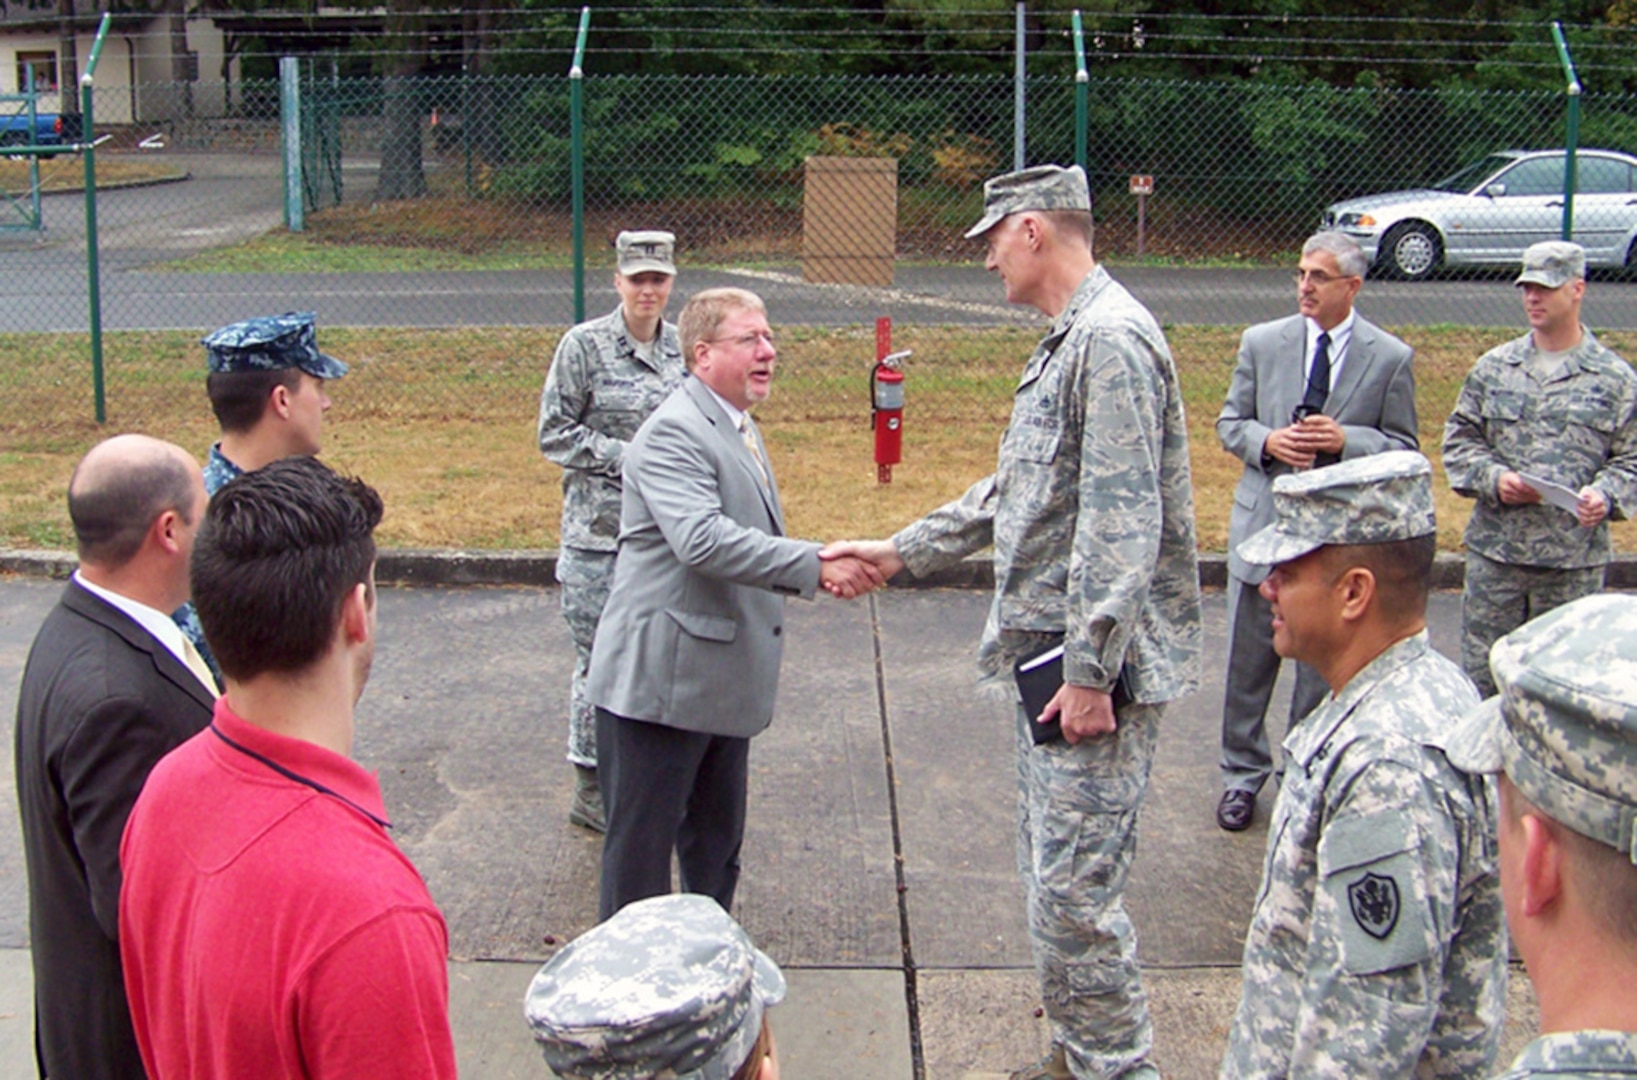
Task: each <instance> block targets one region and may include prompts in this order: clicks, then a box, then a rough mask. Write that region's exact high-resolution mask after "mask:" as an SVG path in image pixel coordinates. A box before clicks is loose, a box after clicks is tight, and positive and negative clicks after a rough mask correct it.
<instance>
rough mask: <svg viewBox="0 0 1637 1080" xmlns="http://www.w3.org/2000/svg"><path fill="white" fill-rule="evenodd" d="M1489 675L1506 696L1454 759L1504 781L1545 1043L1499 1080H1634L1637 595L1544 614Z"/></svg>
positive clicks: (1509, 900) (1503, 823) (1519, 934)
mask: <svg viewBox="0 0 1637 1080" xmlns="http://www.w3.org/2000/svg"><path fill="white" fill-rule="evenodd" d="M1490 667H1491V669H1492V671H1493V674H1494V677H1495V682H1496V683H1497V684H1498V686H1499V690H1500V692H1499V694H1498V696H1496V697H1493V698H1490V699H1489V700H1487V701H1485V702H1484V703H1483V704H1482V705H1480V706H1478V707H1477V708H1476V709H1474V710H1473V711H1472V712H1471V713H1470V714H1469V715H1468V716H1467V718H1466V720H1465V721H1464V722H1463V723H1462V724H1461V725H1460V727H1459V728H1458V729H1457V730H1456V731H1455V733H1454V734H1453V735H1452V736H1451V739H1450V757H1451V760H1453V761H1454V762H1456V764H1457V765H1459V766H1460V767H1461V768H1463V769H1467V770H1469V771H1472V772H1478V773H1498V774H1504V775H1502V776H1501V778H1500V789H1501V809H1500V830H1499V835H1500V852H1501V861H1502V863H1503V864H1504V865H1506V866H1507V869H1508V873H1507V875H1506V877H1505V880H1504V882H1503V889H1504V890H1505V894H1506V907H1507V914H1508V918H1509V920H1510V923H1511V930H1512V935H1513V939H1514V940H1515V941H1516V942H1517V943H1518V952H1519V953H1520V954H1522V956H1523V962H1524V965H1525V966H1526V967H1527V968H1528V969H1529V976H1530V979H1531V980H1532V981H1533V982H1534V985H1535V993H1536V995H1537V997H1538V999H1539V1002H1540V1015H1541V1025H1542V1034H1541V1036H1540V1037H1539V1038H1537V1039H1536V1040H1535V1041H1534V1042H1532V1043H1530V1044H1529V1045H1528V1046H1527V1047H1525V1048H1524V1050H1523V1052H1522V1053H1521V1054H1519V1055H1518V1057H1517V1059H1516V1060H1515V1061H1513V1062H1512V1066H1511V1068H1509V1069H1507V1070H1506V1072H1505V1073H1503V1074H1502V1076H1503V1078H1504V1080H1524V1078H1526V1077H1551V1078H1553V1080H1593V1078H1614V1077H1628V1078H1629V1077H1632V1076H1637V995H1633V993H1632V986H1633V984H1634V983H1637V597H1632V596H1629V595H1619V594H1608V595H1599V596H1591V597H1586V598H1583V599H1580V600H1575V601H1572V602H1570V603H1568V604H1565V605H1564V606H1562V607H1559V608H1557V609H1556V610H1554V611H1551V612H1548V613H1547V614H1545V615H1542V616H1541V617H1540V618H1538V619H1535V620H1534V621H1532V622H1530V623H1528V624H1526V625H1524V626H1523V627H1521V628H1520V629H1518V630H1514V631H1513V632H1512V633H1510V634H1508V635H1507V636H1505V637H1504V638H1502V639H1501V640H1500V641H1498V642H1496V644H1495V647H1494V649H1493V650H1492V651H1491V652H1490Z"/></svg>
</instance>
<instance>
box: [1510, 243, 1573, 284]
mask: <svg viewBox="0 0 1637 1080" xmlns="http://www.w3.org/2000/svg"><path fill="white" fill-rule="evenodd" d="M1585 276H1586V249H1585V248H1583V247H1581V246H1580V245H1579V244H1572V243H1570V242H1569V241H1567V240H1546V241H1543V242H1541V243H1539V244H1530V245H1529V247H1528V248H1527V249H1526V250H1525V251H1524V253H1523V272H1522V273H1520V274H1519V275H1518V279H1517V280H1516V281H1514V282H1513V283H1512V284H1514V285H1526V284H1533V285H1544V286H1546V287H1547V288H1548V289H1560V288H1562V287H1563V286H1565V285H1567V284H1568V283H1569V282H1571V281H1573V280H1575V279H1576V278H1583V277H1585Z"/></svg>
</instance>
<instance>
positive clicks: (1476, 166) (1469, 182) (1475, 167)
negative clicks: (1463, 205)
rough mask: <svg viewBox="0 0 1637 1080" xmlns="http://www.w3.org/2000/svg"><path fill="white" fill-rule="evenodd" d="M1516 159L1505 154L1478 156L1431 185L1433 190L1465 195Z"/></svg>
mask: <svg viewBox="0 0 1637 1080" xmlns="http://www.w3.org/2000/svg"><path fill="white" fill-rule="evenodd" d="M1516 160H1517V159H1516V158H1513V157H1510V156H1508V155H1506V154H1490V155H1489V156H1488V157H1486V158H1480V159H1479V160H1477V161H1474V162H1473V163H1472V164H1471V165H1468V166H1467V167H1466V168H1464V169H1462V170H1461V171H1459V172H1457V173H1455V174H1453V175H1451V176H1447V177H1445V178H1444V179H1442V180H1440V181H1438V182H1437V183H1436V184H1434V185H1432V187H1433V190H1434V191H1456V192H1459V193H1461V194H1462V195H1465V194H1466V193H1467V192H1469V191H1471V190H1472V189H1473V188H1475V187H1477V186H1478V184H1479V183H1480V182H1481V181H1482V180H1484V179H1485V178H1486V177H1489V176H1493V175H1494V174H1495V173H1497V172H1499V171H1500V170H1501V169H1504V168H1505V167H1506V166H1508V165H1510V164H1512V162H1514V161H1516Z"/></svg>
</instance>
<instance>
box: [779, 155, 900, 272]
mask: <svg viewBox="0 0 1637 1080" xmlns="http://www.w3.org/2000/svg"><path fill="white" fill-rule="evenodd" d="M801 231H802V246H801V251H802V255H801V276H802V280H803V281H812V282H822V283H826V284H832V285H891V284H892V263H893V253H894V251H895V249H896V246H897V242H898V160H897V159H896V158H861V157H810V158H808V159H807V179H806V194H805V197H804V199H803V204H802V215H801Z"/></svg>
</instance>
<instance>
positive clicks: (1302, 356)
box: [1268, 315, 1307, 428]
mask: <svg viewBox="0 0 1637 1080" xmlns="http://www.w3.org/2000/svg"><path fill="white" fill-rule="evenodd" d="M1274 363H1276V364H1279V365H1280V370H1281V371H1284V372H1289V373H1290V374H1288V375H1285V376H1283V377H1281V378H1280V379H1279V380H1278V382H1277V383H1276V385H1277V386H1278V387H1279V388H1280V393H1279V400H1278V402H1277V403H1276V404H1277V409H1276V413H1275V415H1274V416H1273V417H1272V418H1271V419H1270V420H1269V421H1268V427H1273V428H1281V427H1284V426H1285V425H1286V424H1288V423H1290V418H1291V414H1292V413H1294V412H1295V411H1296V404H1297V402H1299V401H1301V400H1302V394H1303V393H1304V392H1305V391H1306V390H1307V320H1306V319H1304V318H1303V317H1302V316H1300V315H1298V316H1296V317H1295V318H1293V319H1288V320H1286V322H1285V325H1284V327H1283V328H1282V329H1281V330H1280V331H1279V348H1278V350H1277V354H1276V356H1275V357H1274Z"/></svg>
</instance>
